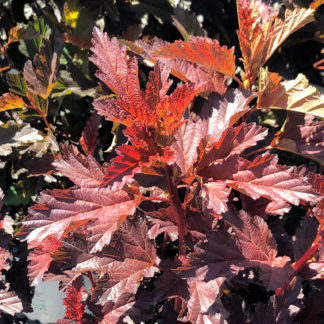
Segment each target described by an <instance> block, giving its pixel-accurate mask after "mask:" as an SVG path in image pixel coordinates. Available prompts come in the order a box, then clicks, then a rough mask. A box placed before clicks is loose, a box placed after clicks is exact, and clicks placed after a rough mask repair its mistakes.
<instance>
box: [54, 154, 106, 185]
mask: <svg viewBox="0 0 324 324" xmlns="http://www.w3.org/2000/svg"><path fill="white" fill-rule="evenodd" d="M52 165H53V166H54V167H55V168H56V170H57V171H59V172H61V173H62V174H63V175H64V176H66V177H68V178H69V179H70V180H71V181H73V182H74V183H75V184H76V185H78V186H79V187H81V188H98V187H100V186H101V184H102V182H103V180H104V176H105V174H104V170H103V168H102V167H101V166H100V164H99V163H98V162H97V161H96V159H95V158H94V157H93V156H91V155H89V156H83V155H81V154H78V155H75V154H68V155H64V156H63V158H61V159H59V160H57V161H55V162H53V163H52Z"/></svg>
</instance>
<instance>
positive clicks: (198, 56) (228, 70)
mask: <svg viewBox="0 0 324 324" xmlns="http://www.w3.org/2000/svg"><path fill="white" fill-rule="evenodd" d="M154 55H155V56H162V57H167V58H171V59H182V60H185V61H189V62H191V63H195V64H197V65H200V66H202V67H204V68H205V69H207V71H209V70H210V71H215V72H219V73H222V74H225V75H228V76H234V75H235V56H234V49H228V48H227V47H226V46H220V45H219V42H218V41H217V40H212V39H210V38H208V37H191V38H190V40H189V41H188V42H184V41H180V40H178V41H175V42H174V43H172V44H169V45H166V46H164V47H162V48H160V49H159V50H158V51H157V52H155V53H154Z"/></svg>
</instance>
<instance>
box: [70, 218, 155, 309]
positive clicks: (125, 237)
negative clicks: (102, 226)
mask: <svg viewBox="0 0 324 324" xmlns="http://www.w3.org/2000/svg"><path fill="white" fill-rule="evenodd" d="M116 237H117V238H118V245H119V246H118V247H117V248H118V250H120V252H121V255H120V256H118V255H117V256H116V257H115V258H116V259H115V260H113V261H112V262H109V263H105V262H102V263H100V262H99V263H98V264H97V266H96V268H94V269H93V270H94V271H100V273H105V275H104V276H103V277H101V278H100V279H99V280H98V281H97V287H98V290H97V291H96V292H95V298H96V300H97V301H98V304H100V305H104V304H106V303H107V302H109V301H116V300H117V299H118V298H119V297H120V296H122V295H123V294H124V293H132V294H135V293H136V291H137V288H138V286H139V283H140V280H141V279H142V278H143V277H153V276H154V274H155V272H157V271H158V268H157V265H158V264H159V262H160V260H159V258H158V257H157V256H156V249H155V246H154V244H153V242H152V241H151V240H150V239H149V238H148V232H147V226H146V223H145V221H144V220H138V221H136V222H132V221H129V220H127V221H125V222H124V224H123V225H122V226H121V228H120V229H119V230H118V231H117V232H116ZM76 269H78V267H77V268H76Z"/></svg>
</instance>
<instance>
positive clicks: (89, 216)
mask: <svg viewBox="0 0 324 324" xmlns="http://www.w3.org/2000/svg"><path fill="white" fill-rule="evenodd" d="M135 208H136V203H135V201H134V200H132V199H130V198H129V196H128V194H126V193H125V192H122V191H116V192H112V191H111V190H110V189H109V188H98V187H96V188H87V187H82V188H78V187H73V188H71V189H68V190H52V191H43V192H42V194H41V195H40V198H39V205H36V206H34V207H33V208H31V209H30V214H29V216H28V218H27V220H26V221H25V223H24V224H25V229H26V230H27V231H28V233H29V234H28V236H27V241H28V244H29V247H34V246H38V245H39V244H41V243H42V241H43V240H45V239H46V238H47V237H48V236H50V235H53V236H54V237H56V238H57V239H62V238H63V237H64V236H66V235H67V233H69V232H70V231H72V230H73V229H75V228H78V227H80V226H81V225H83V224H85V223H87V222H88V221H90V220H96V219H105V220H107V222H108V221H111V220H112V219H113V220H114V221H115V222H113V223H112V224H117V222H118V220H119V219H120V217H124V216H127V215H132V214H133V213H134V212H135ZM116 226H117V225H116ZM116 226H112V227H110V228H107V229H106V230H107V232H109V233H110V236H111V235H112V233H113V232H114V230H115V229H116ZM106 244H109V241H106Z"/></svg>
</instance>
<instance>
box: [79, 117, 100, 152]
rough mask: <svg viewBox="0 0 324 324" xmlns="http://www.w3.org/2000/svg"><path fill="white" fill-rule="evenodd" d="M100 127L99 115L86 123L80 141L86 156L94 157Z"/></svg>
mask: <svg viewBox="0 0 324 324" xmlns="http://www.w3.org/2000/svg"><path fill="white" fill-rule="evenodd" d="M99 125H100V117H99V116H98V115H97V114H93V115H91V117H90V118H89V120H88V121H87V123H86V126H85V128H84V131H83V132H82V135H81V138H80V140H79V142H80V145H81V147H82V150H83V151H84V153H85V154H86V155H93V153H94V151H95V149H96V147H97V145H98V138H97V137H98V127H99Z"/></svg>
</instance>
